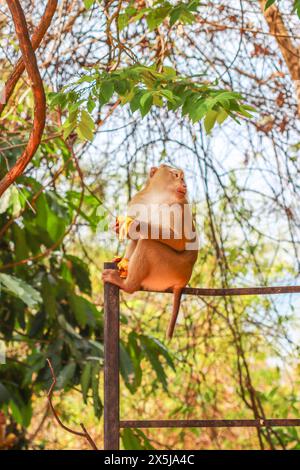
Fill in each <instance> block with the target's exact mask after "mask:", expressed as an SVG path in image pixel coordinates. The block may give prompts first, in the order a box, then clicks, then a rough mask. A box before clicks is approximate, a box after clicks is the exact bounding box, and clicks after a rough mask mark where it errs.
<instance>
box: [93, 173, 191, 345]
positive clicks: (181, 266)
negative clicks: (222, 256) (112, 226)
mask: <svg viewBox="0 0 300 470" xmlns="http://www.w3.org/2000/svg"><path fill="white" fill-rule="evenodd" d="M186 193H187V187H186V183H185V180H184V173H183V171H181V170H178V169H175V168H171V167H169V166H167V165H161V166H159V167H158V168H156V167H154V168H151V170H150V174H149V178H148V181H147V183H146V185H145V187H144V189H142V190H141V191H139V192H138V193H137V194H136V195H135V196H134V197H133V198H132V199H131V201H130V202H129V204H128V217H126V218H125V223H126V234H127V237H128V238H129V239H130V242H129V244H128V246H127V249H126V252H125V255H124V258H123V260H126V262H127V260H128V272H127V273H126V278H124V277H125V276H122V275H121V273H120V272H118V271H117V270H113V269H105V270H104V272H103V276H102V277H103V280H104V282H111V283H112V284H115V285H117V286H118V287H120V288H121V289H123V290H124V291H125V292H129V293H133V292H135V291H137V290H140V289H145V290H153V291H164V290H166V289H169V288H170V289H172V290H173V293H174V302H173V312H172V317H171V320H170V323H169V327H168V331H167V337H168V338H172V336H173V332H174V328H175V324H176V320H177V316H178V312H179V307H180V299H181V294H182V290H183V288H184V287H185V286H186V285H187V283H188V282H189V280H190V277H191V275H192V270H193V266H194V264H195V262H196V259H197V255H198V239H197V234H196V232H195V227H194V223H193V220H192V214H191V210H190V207H189V205H188V200H187V198H186ZM128 221H129V223H128ZM128 225H129V227H128ZM122 228H123V229H124V222H123V227H121V226H120V224H119V223H118V222H117V225H116V231H117V233H118V232H119V231H120V230H121V229H122ZM127 229H128V231H127ZM120 264H121V263H120Z"/></svg>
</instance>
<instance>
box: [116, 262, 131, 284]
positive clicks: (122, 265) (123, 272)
mask: <svg viewBox="0 0 300 470" xmlns="http://www.w3.org/2000/svg"><path fill="white" fill-rule="evenodd" d="M128 263H129V260H128V259H127V258H122V259H121V261H120V262H119V263H118V270H119V275H120V277H121V278H122V279H126V277H127V276H128Z"/></svg>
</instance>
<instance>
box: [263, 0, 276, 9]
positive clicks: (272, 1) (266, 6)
mask: <svg viewBox="0 0 300 470" xmlns="http://www.w3.org/2000/svg"><path fill="white" fill-rule="evenodd" d="M275 1H276V0H267V1H266V3H265V8H264V9H265V11H266V10H267V9H268V8H269V7H270V6H272V5H273V4H274V3H275Z"/></svg>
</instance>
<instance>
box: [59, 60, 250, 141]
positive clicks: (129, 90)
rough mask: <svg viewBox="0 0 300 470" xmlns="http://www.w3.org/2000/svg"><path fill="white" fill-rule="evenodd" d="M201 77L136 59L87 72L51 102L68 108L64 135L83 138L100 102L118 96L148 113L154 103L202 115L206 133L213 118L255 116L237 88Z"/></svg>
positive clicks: (89, 134)
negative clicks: (122, 65)
mask: <svg viewBox="0 0 300 470" xmlns="http://www.w3.org/2000/svg"><path fill="white" fill-rule="evenodd" d="M195 78H197V77H183V76H180V75H178V74H177V72H176V70H175V69H173V68H172V67H166V66H165V67H163V69H162V71H161V72H158V71H157V70H156V68H155V66H150V67H147V66H144V65H140V64H136V65H133V66H129V67H125V68H122V69H120V70H115V71H113V72H99V71H98V70H94V71H93V72H92V73H89V74H87V75H83V76H82V77H81V78H80V79H79V80H78V81H76V82H75V83H72V84H70V85H67V86H66V87H64V89H63V90H62V91H61V92H59V93H51V94H50V101H51V105H52V107H55V106H57V105H59V106H60V107H61V108H62V110H67V111H68V117H67V119H66V120H65V122H64V124H63V129H64V138H67V137H68V136H69V135H70V134H71V132H76V133H77V135H78V137H79V138H80V139H83V140H85V139H87V140H92V138H93V130H94V127H95V123H94V120H93V118H92V112H93V110H94V108H95V107H96V103H98V104H99V106H100V109H101V107H102V106H104V105H106V104H108V103H110V101H111V100H112V98H113V97H114V96H116V97H117V99H119V100H120V104H121V105H122V106H124V105H126V104H129V105H130V109H131V111H132V112H135V111H140V113H141V116H142V117H144V116H146V115H147V114H148V113H149V112H150V110H151V109H152V108H153V107H158V108H161V107H163V106H166V107H167V108H168V110H170V111H178V110H180V111H181V114H182V116H187V117H189V118H190V119H191V120H192V122H193V123H195V122H197V121H200V120H201V119H204V126H205V129H206V132H207V133H209V132H210V131H211V130H212V128H213V127H214V125H215V123H216V122H217V123H218V124H222V123H223V122H224V121H225V120H226V119H227V118H228V117H231V118H232V119H234V120H235V121H237V122H239V121H238V118H239V117H246V118H251V117H252V114H251V112H254V111H255V110H254V108H253V107H251V106H248V105H247V104H244V103H243V99H242V96H241V95H240V94H239V93H236V92H233V91H229V90H225V89H218V88H216V85H215V84H211V83H209V82H205V81H203V82H200V81H198V80H195Z"/></svg>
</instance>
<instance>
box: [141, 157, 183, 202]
mask: <svg viewBox="0 0 300 470" xmlns="http://www.w3.org/2000/svg"><path fill="white" fill-rule="evenodd" d="M149 181H150V183H151V185H157V186H158V187H160V189H163V190H164V191H170V192H171V193H173V195H174V196H176V198H177V199H184V198H185V197H186V193H187V186H186V183H185V180H184V173H183V171H182V170H179V169H177V168H172V167H171V166H167V165H160V166H159V167H152V168H151V170H150V174H149Z"/></svg>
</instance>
